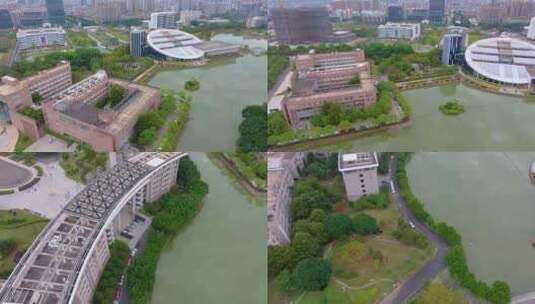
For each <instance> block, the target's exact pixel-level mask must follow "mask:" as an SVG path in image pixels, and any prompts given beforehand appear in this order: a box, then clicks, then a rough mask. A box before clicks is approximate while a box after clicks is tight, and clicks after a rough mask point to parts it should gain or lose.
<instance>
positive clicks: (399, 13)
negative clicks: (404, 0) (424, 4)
mask: <svg viewBox="0 0 535 304" xmlns="http://www.w3.org/2000/svg"><path fill="white" fill-rule="evenodd" d="M387 11H388V13H387V16H386V20H387V21H388V22H401V21H403V8H402V7H401V6H400V5H391V6H389V7H388V10H387Z"/></svg>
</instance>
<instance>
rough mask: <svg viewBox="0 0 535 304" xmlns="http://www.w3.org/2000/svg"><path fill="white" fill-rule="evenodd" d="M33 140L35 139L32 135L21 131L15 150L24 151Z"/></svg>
mask: <svg viewBox="0 0 535 304" xmlns="http://www.w3.org/2000/svg"><path fill="white" fill-rule="evenodd" d="M33 142H34V140H33V139H32V138H31V137H30V136H28V135H26V134H23V133H19V137H18V138H17V143H15V152H24V150H26V148H28V147H29V146H31V145H32V144H33Z"/></svg>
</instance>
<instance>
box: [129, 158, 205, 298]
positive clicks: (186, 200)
mask: <svg viewBox="0 0 535 304" xmlns="http://www.w3.org/2000/svg"><path fill="white" fill-rule="evenodd" d="M177 181H178V185H177V186H176V187H174V188H173V189H172V190H171V191H170V192H169V193H167V194H166V195H164V196H163V197H162V198H161V199H159V200H158V201H156V202H154V203H151V204H150V205H148V206H147V207H146V208H145V211H146V212H147V213H148V214H149V215H151V216H152V217H153V221H152V225H151V228H150V230H149V231H148V238H147V243H146V246H145V248H144V250H143V251H142V252H141V253H140V254H139V255H138V256H137V258H136V259H135V260H134V262H133V263H132V266H131V267H130V268H129V269H128V281H127V286H128V291H129V294H130V299H131V300H132V303H134V304H144V303H149V302H150V298H151V293H152V290H153V287H154V281H155V276H156V267H157V264H158V258H159V256H160V253H161V252H162V250H163V249H164V247H165V245H166V244H167V242H169V241H171V240H172V239H173V238H174V236H175V235H176V234H177V233H178V232H179V231H180V230H181V229H182V228H183V227H184V226H185V225H187V224H188V223H189V222H190V221H191V220H192V219H193V217H194V216H195V215H196V214H197V213H198V212H199V210H200V209H201V206H202V201H203V199H204V197H205V195H206V194H207V193H208V185H207V184H206V183H204V182H203V181H202V180H201V177H200V173H199V171H198V170H197V167H196V166H195V164H194V163H193V161H191V160H190V159H189V158H183V159H182V160H181V161H180V167H179V172H178V177H177Z"/></svg>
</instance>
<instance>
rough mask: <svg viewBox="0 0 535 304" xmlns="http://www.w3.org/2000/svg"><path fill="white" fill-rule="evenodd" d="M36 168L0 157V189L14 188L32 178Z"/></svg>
mask: <svg viewBox="0 0 535 304" xmlns="http://www.w3.org/2000/svg"><path fill="white" fill-rule="evenodd" d="M35 171H36V170H34V169H32V168H30V167H27V166H24V165H22V164H19V163H17V162H16V161H13V160H11V159H9V158H6V157H0V172H1V173H2V174H0V189H16V188H18V187H20V186H22V185H24V184H26V183H28V182H29V181H31V180H32V178H34V176H35V175H36V174H37V173H36V172H35Z"/></svg>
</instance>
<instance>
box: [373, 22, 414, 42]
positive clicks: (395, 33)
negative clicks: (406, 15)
mask: <svg viewBox="0 0 535 304" xmlns="http://www.w3.org/2000/svg"><path fill="white" fill-rule="evenodd" d="M420 34H421V32H420V24H419V23H392V22H387V23H386V24H382V25H379V26H378V27H377V36H378V37H379V38H388V39H408V40H416V39H418V38H419V37H420Z"/></svg>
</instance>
